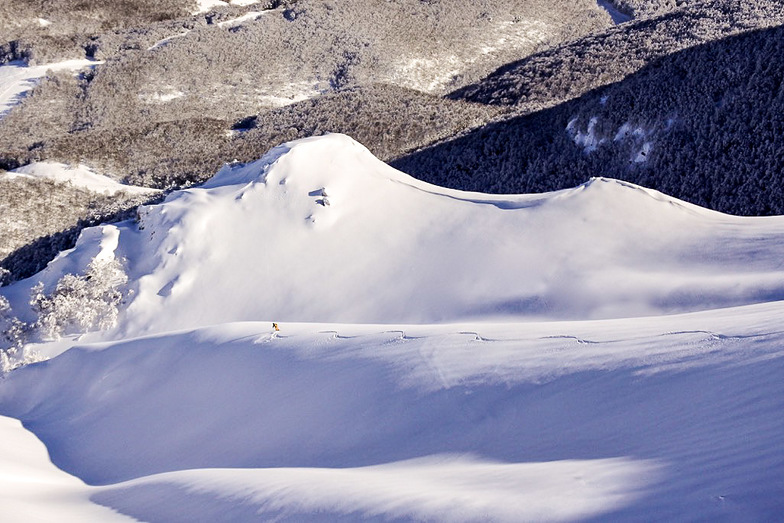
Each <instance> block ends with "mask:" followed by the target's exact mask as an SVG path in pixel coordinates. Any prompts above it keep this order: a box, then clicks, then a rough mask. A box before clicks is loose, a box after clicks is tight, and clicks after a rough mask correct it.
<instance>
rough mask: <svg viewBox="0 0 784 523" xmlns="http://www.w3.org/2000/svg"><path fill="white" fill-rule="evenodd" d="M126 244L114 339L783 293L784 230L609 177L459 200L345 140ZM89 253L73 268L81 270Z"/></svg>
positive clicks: (145, 211)
mask: <svg viewBox="0 0 784 523" xmlns="http://www.w3.org/2000/svg"><path fill="white" fill-rule="evenodd" d="M118 231H119V241H118V243H117V249H116V250H117V252H116V253H115V255H116V257H117V258H118V259H123V260H126V262H125V263H126V267H127V271H128V276H129V287H130V288H129V289H128V296H129V298H128V300H127V308H125V310H123V311H121V312H120V316H119V327H118V329H117V331H116V332H114V333H111V334H107V335H110V336H112V337H127V336H135V335H142V334H149V333H156V332H164V331H170V330H178V329H189V328H194V327H197V326H202V325H211V324H217V323H225V322H233V321H257V320H262V321H267V320H269V321H287V322H291V321H306V322H339V323H439V322H453V321H464V320H471V321H473V320H479V319H483V320H487V319H504V320H507V321H508V320H521V319H533V318H540V319H541V318H548V319H586V318H610V317H628V316H645V315H658V314H662V313H675V312H687V311H696V310H704V309H710V308H716V307H726V306H734V305H744V304H750V303H757V302H761V301H767V300H769V299H771V298H774V299H778V298H784V271H782V268H781V266H780V260H781V259H782V257H784V241H782V240H784V220H782V219H781V218H778V217H773V218H756V219H749V218H738V217H733V216H727V215H723V214H720V213H717V212H713V211H707V210H705V209H701V208H699V207H696V206H693V205H689V204H687V203H684V202H681V201H678V200H676V199H673V198H670V197H668V196H666V195H664V194H661V193H658V192H656V191H651V190H648V189H645V188H642V187H639V186H635V185H632V184H628V183H625V182H618V181H615V180H610V179H606V178H595V179H593V180H590V181H588V182H587V183H585V184H583V185H581V186H579V187H577V188H574V189H569V190H563V191H557V192H553V193H545V194H538V195H487V194H479V193H469V192H462V191H457V190H452V189H445V188H441V187H436V186H433V185H430V184H427V183H424V182H421V181H419V180H416V179H414V178H411V177H410V176H408V175H406V174H404V173H401V172H399V171H396V170H395V169H393V168H391V167H389V166H388V165H386V164H384V163H383V162H381V161H379V160H378V159H376V158H375V157H373V155H372V154H371V153H370V152H368V150H367V149H366V148H365V147H364V146H362V145H361V144H359V143H357V142H355V141H354V140H352V139H351V138H349V137H347V136H345V135H339V134H332V135H327V136H321V137H314V138H308V139H304V140H299V141H295V142H290V143H287V144H284V145H281V146H279V147H276V148H274V149H272V150H271V151H270V152H269V153H268V154H266V155H265V156H264V157H263V158H261V159H260V160H258V161H256V162H252V163H249V164H246V165H241V164H234V165H229V166H226V167H224V168H223V169H222V170H221V171H220V172H219V173H217V174H216V176H215V177H213V178H212V179H211V180H210V181H208V182H207V183H206V184H204V185H203V186H202V187H197V188H192V189H188V190H185V191H179V192H177V193H173V194H171V195H170V196H169V197H168V198H167V200H166V201H165V202H164V203H163V204H160V205H153V206H148V207H143V208H141V209H140V211H139V220H138V223H126V224H123V225H120V226H118ZM89 243H90V240H89V239H85V240H84V241H82V242H80V244H79V245H78V246H77V248H76V249H75V250H74V252H73V253H69V254H67V255H65V256H64V259H62V260H60V261H58V263H59V264H61V265H63V266H66V265H68V266H70V265H73V264H68V263H67V260H68V258H69V257H71V256H79V254H78V253H79V252H81V251H82V250H83V249H86V248H88V244H89ZM749 253H753V255H752V254H749ZM55 272H56V271H55ZM31 281H33V282H34V281H35V278H33V279H32V280H31ZM27 285H32V284H29V283H28V284H27ZM17 294H19V295H21V296H23V295H24V293H23V292H21V293H17Z"/></svg>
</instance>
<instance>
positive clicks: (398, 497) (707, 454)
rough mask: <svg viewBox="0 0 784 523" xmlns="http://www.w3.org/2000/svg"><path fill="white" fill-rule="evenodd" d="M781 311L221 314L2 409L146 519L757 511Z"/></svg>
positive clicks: (782, 425)
mask: <svg viewBox="0 0 784 523" xmlns="http://www.w3.org/2000/svg"><path fill="white" fill-rule="evenodd" d="M782 312H784V311H783V310H782V304H781V303H771V304H764V305H755V306H747V307H742V308H735V309H726V310H719V311H709V312H702V313H695V314H689V315H682V316H665V317H659V318H647V319H619V320H602V321H580V322H542V323H527V324H519V323H518V324H491V323H486V322H485V323H476V322H474V323H464V324H453V325H441V326H436V325H429V326H424V325H423V326H412V325H385V326H382V325H343V324H321V325H319V324H289V323H281V324H280V326H281V331H280V332H277V333H275V332H273V331H272V329H270V327H269V325H270V324H269V323H241V324H228V325H221V326H216V327H213V328H209V329H200V330H196V331H191V332H180V333H172V334H166V335H160V336H153V337H147V338H140V339H135V340H128V341H124V342H118V343H117V342H116V343H109V344H100V345H85V346H81V347H76V348H74V349H72V350H70V351H68V352H66V353H64V354H62V355H61V356H59V357H57V358H55V359H53V360H50V361H48V362H45V363H42V364H36V365H30V366H27V367H24V368H22V369H19V370H16V371H14V372H12V373H11V374H10V375H9V376H8V377H7V378H6V379H5V380H4V381H3V382H2V383H0V413H2V414H3V415H9V416H13V417H16V418H19V419H21V420H22V421H23V422H24V424H25V426H26V427H28V428H29V429H30V430H31V431H33V432H34V433H35V434H36V435H37V436H38V437H39V438H41V440H42V441H43V442H44V443H45V444H46V446H47V448H48V449H49V453H50V456H51V459H52V462H53V463H54V464H55V465H57V466H58V467H60V468H62V469H63V470H64V471H65V472H68V473H70V474H73V475H75V476H77V477H79V478H81V479H83V480H84V481H86V482H87V483H88V484H91V485H94V486H92V487H84V488H83V490H82V491H81V492H82V495H81V498H82V500H83V498H84V497H85V495H84V493H86V494H87V495H89V496H90V499H91V500H92V502H93V503H98V504H101V505H105V506H108V507H111V508H113V509H116V510H118V511H119V512H120V513H122V514H127V515H130V516H133V517H135V518H139V519H142V520H145V521H191V520H193V518H196V519H199V518H204V519H220V520H224V519H231V520H236V521H248V520H253V519H255V518H256V517H262V518H274V517H278V518H281V519H282V520H292V521H293V520H306V521H311V520H319V518H326V519H328V520H341V518H345V519H347V520H358V519H366V518H380V519H384V518H403V519H405V520H421V519H435V520H440V521H473V520H477V519H488V520H492V521H519V520H530V519H545V520H553V521H560V520H575V519H585V518H590V517H604V518H610V519H616V520H618V519H620V520H629V519H640V518H642V519H657V520H672V519H673V518H674V519H682V520H690V519H693V518H708V519H716V518H718V519H744V520H753V521H764V520H769V519H770V518H771V517H774V516H775V514H777V513H780V511H781V509H782V508H783V507H782V504H781V499H782V498H781V494H782V491H781V484H780V481H779V478H780V477H781V473H782V470H781V463H782V462H783V461H784V445H782V439H781V434H782V433H783V432H784V422H782V418H781V416H780V415H779V413H780V412H781V409H782V408H784V403H783V402H782V398H784V385H782V384H784V381H782V380H781V379H780V377H781V373H782V371H784V367H783V366H782V362H784V359H782V356H783V355H784V352H782V346H784V345H782V341H784V338H783V336H784V335H783V334H782V330H781V325H780V318H781V314H782ZM39 461H40V459H39ZM41 467H43V465H41ZM37 488H41V487H37V486H35V485H32V486H29V487H28V488H27V492H28V495H29V494H30V492H33V493H34V492H36V490H35V489H37ZM3 495H7V494H4V493H3V492H0V500H2V499H3V498H2V496H3ZM72 495H74V494H73V493H72ZM85 503H86V502H84V501H82V505H76V507H81V508H84V507H83V505H84V504H85ZM5 506H6V505H5V503H0V514H3V513H4V512H3V510H4V507H5ZM73 519H76V518H73Z"/></svg>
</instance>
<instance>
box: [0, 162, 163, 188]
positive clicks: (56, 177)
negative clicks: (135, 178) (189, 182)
mask: <svg viewBox="0 0 784 523" xmlns="http://www.w3.org/2000/svg"><path fill="white" fill-rule="evenodd" d="M0 177H2V178H7V179H14V178H20V177H26V178H43V179H47V180H53V181H55V182H61V183H70V184H71V185H73V186H74V187H79V188H82V189H87V190H89V191H93V192H97V193H101V194H117V193H118V192H127V193H128V194H151V193H156V192H160V191H159V190H158V189H150V188H148V187H137V186H134V185H124V184H121V183H119V182H117V181H115V180H113V179H111V178H109V177H108V176H104V175H102V174H98V173H96V172H94V171H93V170H91V169H90V168H89V167H87V166H85V165H81V164H80V165H76V166H72V165H65V164H62V163H57V162H35V163H31V164H28V165H25V166H23V167H19V168H17V169H14V170H12V171H9V172H7V173H5V174H3V175H0Z"/></svg>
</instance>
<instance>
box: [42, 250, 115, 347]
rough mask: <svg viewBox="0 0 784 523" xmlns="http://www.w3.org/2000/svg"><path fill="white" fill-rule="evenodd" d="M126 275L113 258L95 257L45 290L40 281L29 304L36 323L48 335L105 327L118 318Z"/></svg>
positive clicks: (112, 324) (109, 326)
mask: <svg viewBox="0 0 784 523" xmlns="http://www.w3.org/2000/svg"><path fill="white" fill-rule="evenodd" d="M127 281H128V276H127V275H126V274H125V271H124V270H123V267H122V264H121V263H120V262H119V261H118V260H116V259H112V260H109V261H107V260H95V261H93V262H92V263H91V264H90V265H89V267H88V268H87V270H86V271H85V273H84V274H83V275H75V274H66V275H64V276H63V277H62V278H60V280H59V281H58V282H57V285H56V287H55V289H54V290H53V291H52V292H51V293H49V294H46V293H45V292H44V285H43V283H39V284H38V285H36V286H35V287H34V288H33V289H32V295H31V297H30V305H31V306H32V307H33V310H34V311H35V312H36V313H37V314H38V321H37V322H36V324H35V327H36V328H37V329H38V331H39V332H40V334H41V335H42V336H44V337H47V338H55V339H56V338H59V337H60V336H62V335H64V334H71V333H76V332H88V331H93V330H105V329H109V328H111V327H113V326H114V325H115V323H116V322H117V314H118V312H119V309H118V306H119V305H120V303H121V302H122V299H123V296H124V295H123V287H124V286H125V284H126V283H127Z"/></svg>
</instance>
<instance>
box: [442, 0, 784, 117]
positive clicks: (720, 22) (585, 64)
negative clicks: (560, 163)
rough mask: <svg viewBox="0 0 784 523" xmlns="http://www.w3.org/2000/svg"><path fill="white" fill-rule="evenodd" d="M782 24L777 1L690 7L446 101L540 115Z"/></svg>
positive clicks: (534, 60) (536, 59)
mask: <svg viewBox="0 0 784 523" xmlns="http://www.w3.org/2000/svg"><path fill="white" fill-rule="evenodd" d="M780 24H784V7H783V6H782V4H781V2H780V1H779V0H773V1H772V0H753V1H744V0H707V1H702V2H692V3H690V4H688V5H687V6H685V7H683V8H680V9H677V10H674V11H672V12H670V13H667V14H664V15H661V16H658V17H656V18H651V19H648V20H642V21H639V22H629V23H626V24H623V25H621V26H618V27H614V28H612V29H609V30H607V31H604V32H601V33H597V34H592V35H589V36H586V37H584V38H581V39H578V40H575V41H573V42H568V43H565V44H563V45H560V46H557V47H554V48H553V49H548V50H546V51H544V52H542V53H538V54H535V55H532V56H530V57H527V58H524V59H523V60H520V61H519V62H515V63H511V64H507V65H505V66H503V67H501V68H500V69H498V70H497V71H495V72H494V73H493V74H491V75H489V76H488V77H487V78H485V79H483V80H482V81H481V82H478V83H476V84H473V85H469V86H466V87H463V88H460V89H458V90H455V91H454V92H453V93H451V94H450V95H449V97H450V98H454V99H462V100H470V101H473V102H479V103H485V104H493V105H509V106H514V107H515V109H516V110H517V111H520V112H523V113H525V112H531V111H537V110H540V109H544V108H546V107H552V106H553V105H556V104H558V103H560V102H563V101H566V100H570V99H572V98H575V97H577V96H580V95H582V94H583V93H586V92H588V91H590V90H591V89H595V88H597V87H600V86H602V85H607V84H609V83H612V82H617V81H619V80H621V79H623V78H625V77H626V76H627V75H629V74H631V73H633V72H635V71H637V70H639V69H640V68H642V67H644V66H645V65H646V64H648V63H650V62H651V61H653V60H655V59H657V58H660V57H663V56H666V55H668V54H671V53H674V52H677V51H679V50H682V49H687V48H689V47H693V46H695V45H699V44H703V43H706V42H711V41H715V40H719V39H722V38H726V37H728V36H732V35H734V34H739V33H743V32H745V31H749V30H753V29H763V28H767V27H775V26H777V25H780Z"/></svg>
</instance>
